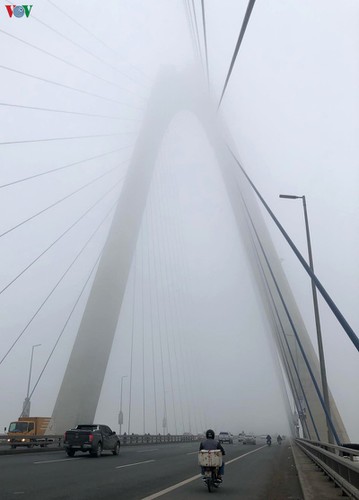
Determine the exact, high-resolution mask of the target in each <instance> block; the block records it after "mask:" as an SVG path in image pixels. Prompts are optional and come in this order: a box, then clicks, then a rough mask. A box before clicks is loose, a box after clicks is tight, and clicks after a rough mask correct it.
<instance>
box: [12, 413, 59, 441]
mask: <svg viewBox="0 0 359 500" xmlns="http://www.w3.org/2000/svg"><path fill="white" fill-rule="evenodd" d="M50 429H51V417H20V418H19V419H18V420H16V421H15V422H10V425H9V430H8V433H7V436H8V439H7V441H8V443H9V444H10V446H11V448H16V447H17V446H27V447H28V448H32V447H33V446H41V447H44V446H46V445H48V444H50V443H52V442H53V439H49V438H47V437H45V436H46V434H49V430H50Z"/></svg>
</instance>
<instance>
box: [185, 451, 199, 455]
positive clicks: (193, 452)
mask: <svg viewBox="0 0 359 500" xmlns="http://www.w3.org/2000/svg"><path fill="white" fill-rule="evenodd" d="M195 453H198V451H192V452H191V453H186V455H194V454H195Z"/></svg>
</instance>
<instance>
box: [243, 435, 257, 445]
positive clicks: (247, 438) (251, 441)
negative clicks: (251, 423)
mask: <svg viewBox="0 0 359 500" xmlns="http://www.w3.org/2000/svg"><path fill="white" fill-rule="evenodd" d="M243 444H257V441H256V437H255V436H244V438H243Z"/></svg>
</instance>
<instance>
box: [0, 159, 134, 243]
mask: <svg viewBox="0 0 359 500" xmlns="http://www.w3.org/2000/svg"><path fill="white" fill-rule="evenodd" d="M126 161H128V160H126ZM123 163H125V162H123ZM123 163H120V164H119V165H116V167H113V168H111V169H110V170H107V171H106V172H104V173H103V174H101V175H99V176H98V177H95V178H94V179H92V181H90V182H87V183H86V184H84V185H83V186H81V187H80V188H78V189H76V190H75V191H72V192H71V193H70V194H68V195H66V196H64V197H63V198H61V199H60V200H57V201H56V202H55V203H52V204H51V205H49V206H48V207H46V208H44V209H43V210H40V211H39V212H37V213H36V214H34V215H31V216H30V217H28V218H27V219H25V220H23V221H22V222H19V223H18V224H16V225H15V226H13V227H11V228H10V229H7V230H6V231H4V232H3V233H1V234H0V238H2V237H3V236H5V235H6V234H9V233H11V232H12V231H14V230H15V229H17V228H19V227H20V226H23V225H24V224H26V222H29V221H30V220H33V219H35V217H38V216H39V215H41V214H43V213H45V212H47V211H48V210H50V209H51V208H53V207H55V206H56V205H59V204H60V203H62V202H63V201H65V200H67V199H69V198H70V197H71V196H73V195H75V194H77V193H79V192H80V191H82V190H83V189H85V188H87V187H88V186H91V185H92V184H94V183H95V182H97V181H98V180H100V179H102V178H103V177H105V176H106V175H108V174H110V173H111V172H114V171H115V170H117V169H118V168H119V167H120V166H122V165H123Z"/></svg>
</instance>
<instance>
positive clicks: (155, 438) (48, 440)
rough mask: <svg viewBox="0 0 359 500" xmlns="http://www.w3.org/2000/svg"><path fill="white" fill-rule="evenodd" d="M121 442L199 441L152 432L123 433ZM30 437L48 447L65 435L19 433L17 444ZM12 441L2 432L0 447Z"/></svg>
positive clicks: (138, 443) (22, 445)
mask: <svg viewBox="0 0 359 500" xmlns="http://www.w3.org/2000/svg"><path fill="white" fill-rule="evenodd" d="M119 437H120V443H121V445H123V446H134V445H140V444H142V445H144V444H161V443H188V442H193V441H198V438H197V436H192V435H180V436H173V435H171V434H167V435H162V434H158V435H152V434H145V435H140V434H129V435H126V434H124V435H121V436H119ZM29 438H31V439H33V440H35V441H36V443H35V442H34V443H32V444H33V445H35V446H40V447H46V448H61V447H62V446H63V439H64V436H63V435H62V434H61V435H58V434H57V435H46V436H44V435H42V436H28V435H26V434H18V435H17V436H16V439H17V441H16V443H14V444H15V445H16V446H19V447H20V446H21V447H23V448H24V447H26V446H28V445H31V442H29V441H28V440H29ZM21 439H26V442H24V443H21ZM11 444H12V443H9V442H8V436H7V434H0V447H1V448H3V447H7V448H8V447H9V446H11Z"/></svg>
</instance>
